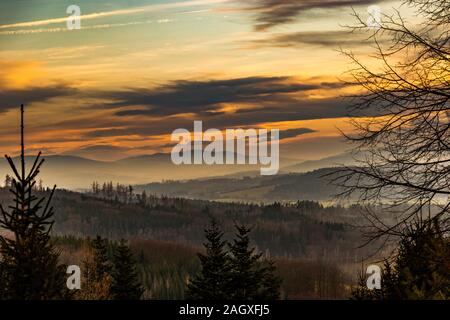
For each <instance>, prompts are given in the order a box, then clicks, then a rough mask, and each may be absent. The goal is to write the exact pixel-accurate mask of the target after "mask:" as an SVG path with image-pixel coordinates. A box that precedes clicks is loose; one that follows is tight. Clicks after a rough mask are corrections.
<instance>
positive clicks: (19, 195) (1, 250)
mask: <svg viewBox="0 0 450 320" xmlns="http://www.w3.org/2000/svg"><path fill="white" fill-rule="evenodd" d="M20 111H21V125H20V129H21V130H20V131H21V143H20V146H21V154H20V172H19V171H18V169H17V167H16V165H15V164H14V162H13V160H12V158H11V157H9V156H8V155H6V156H5V157H6V159H7V161H8V163H9V165H10V167H11V169H12V171H13V173H14V176H13V177H12V181H11V189H10V191H11V193H12V194H13V195H14V205H11V206H9V209H10V211H7V210H5V209H4V208H3V206H1V205H0V227H2V228H4V229H6V230H8V231H10V232H11V237H6V236H0V256H1V260H0V269H1V274H0V276H1V279H0V280H1V281H0V283H1V285H0V299H15V300H43V299H62V298H65V297H67V296H66V294H67V292H68V291H67V288H66V285H65V267H64V266H63V265H60V264H59V262H58V258H59V253H57V252H56V250H55V248H54V246H53V244H52V243H51V241H50V231H51V229H52V226H53V223H54V220H52V218H53V215H54V211H53V207H51V206H50V202H51V200H52V197H53V194H54V192H55V189H56V185H55V186H54V187H53V189H52V191H51V192H50V195H49V198H48V200H47V201H45V197H43V198H38V197H36V196H35V195H34V194H33V193H34V186H35V184H36V177H37V176H38V174H39V170H40V167H41V165H42V163H43V162H44V159H41V158H40V157H41V152H39V154H38V155H37V157H36V159H35V160H34V163H33V166H32V167H31V169H30V171H29V172H28V173H27V172H26V170H25V169H26V168H25V145H24V107H23V105H21V108H20Z"/></svg>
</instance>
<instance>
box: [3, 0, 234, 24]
mask: <svg viewBox="0 0 450 320" xmlns="http://www.w3.org/2000/svg"><path fill="white" fill-rule="evenodd" d="M228 1H230V0H192V1H182V2H175V3H166V4H153V5H148V6H143V7H137V8H130V9H120V10H113V11H105V12H96V13H89V14H84V15H81V16H80V18H81V20H92V19H98V18H104V17H111V16H119V15H132V14H138V13H143V12H154V11H161V10H168V9H176V8H185V7H193V6H203V5H214V4H219V3H225V2H228ZM66 21H67V17H60V18H52V19H45V20H35V21H27V22H18V23H12V24H4V25H0V29H11V28H23V27H39V26H47V25H52V24H58V23H65V22H66Z"/></svg>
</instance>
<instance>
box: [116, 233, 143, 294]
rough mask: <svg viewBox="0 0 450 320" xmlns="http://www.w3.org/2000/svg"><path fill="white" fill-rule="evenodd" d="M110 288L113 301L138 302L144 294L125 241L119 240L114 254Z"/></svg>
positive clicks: (134, 262) (133, 260) (131, 254)
mask: <svg viewBox="0 0 450 320" xmlns="http://www.w3.org/2000/svg"><path fill="white" fill-rule="evenodd" d="M112 276H113V284H112V286H111V294H112V298H113V299H115V300H139V299H140V298H141V296H142V293H143V292H144V291H143V289H142V286H141V282H140V280H139V276H138V271H137V269H136V261H135V259H134V257H133V253H132V252H131V250H130V248H129V247H128V245H127V243H126V242H125V240H123V239H122V240H120V242H119V246H118V247H117V249H116V253H115V254H114V271H113V273H112Z"/></svg>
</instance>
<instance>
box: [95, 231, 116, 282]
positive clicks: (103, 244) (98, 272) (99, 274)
mask: <svg viewBox="0 0 450 320" xmlns="http://www.w3.org/2000/svg"><path fill="white" fill-rule="evenodd" d="M91 247H92V251H93V252H92V253H93V273H92V276H93V280H94V281H101V280H102V279H103V278H104V277H105V276H107V275H111V273H112V264H111V262H110V259H109V255H108V240H106V239H103V238H102V237H100V236H97V237H96V238H95V239H94V240H92V242H91Z"/></svg>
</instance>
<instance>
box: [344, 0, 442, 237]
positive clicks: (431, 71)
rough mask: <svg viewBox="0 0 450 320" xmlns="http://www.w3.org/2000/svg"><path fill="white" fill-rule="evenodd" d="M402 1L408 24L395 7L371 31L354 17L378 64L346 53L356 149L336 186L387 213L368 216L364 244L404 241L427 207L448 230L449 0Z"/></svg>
mask: <svg viewBox="0 0 450 320" xmlns="http://www.w3.org/2000/svg"><path fill="white" fill-rule="evenodd" d="M403 2H404V5H405V6H411V7H412V8H413V9H415V11H416V14H417V17H416V18H415V19H414V20H411V21H413V22H414V24H411V23H408V21H407V19H404V18H403V17H402V16H401V14H400V11H399V10H398V11H395V12H394V14H392V15H388V14H384V15H382V17H381V23H380V24H379V26H378V27H377V28H375V29H374V28H373V26H370V25H368V23H367V22H366V19H365V18H363V17H360V16H358V15H357V14H355V15H356V18H357V21H358V22H357V24H356V25H355V26H352V31H354V32H367V35H368V37H369V38H370V39H371V40H373V45H374V48H375V52H374V53H373V57H375V62H376V61H378V62H379V64H378V65H376V64H374V63H373V61H366V60H362V59H361V58H357V57H356V56H355V55H353V54H352V53H351V52H347V53H346V54H347V55H348V56H349V57H350V59H351V60H352V61H353V62H354V63H355V68H354V69H352V70H351V76H352V77H353V79H354V80H353V81H350V82H349V83H350V84H352V85H354V84H355V83H356V84H357V85H359V86H360V88H361V89H362V90H361V91H360V92H361V94H359V95H356V96H354V98H355V105H354V109H353V111H354V112H353V114H352V115H354V116H358V117H355V118H354V119H355V120H354V121H353V124H354V127H355V130H356V133H355V134H350V135H349V138H350V140H351V141H353V142H355V143H356V146H357V148H358V151H361V152H359V153H358V154H359V156H357V158H358V160H360V163H359V164H358V165H357V166H353V167H349V168H347V169H346V170H345V171H343V172H341V174H340V179H338V181H339V182H340V183H339V184H341V185H343V186H344V187H345V191H344V195H349V194H351V193H352V194H354V195H358V196H359V197H360V200H361V201H362V202H365V203H366V204H369V205H370V204H374V203H379V202H383V203H389V205H390V206H389V208H388V209H389V210H390V211H391V214H390V215H387V214H386V215H385V216H380V215H379V214H377V213H376V212H373V211H368V212H367V214H366V218H367V219H368V220H369V223H368V225H367V226H368V227H370V228H371V230H370V233H369V234H368V235H369V238H370V239H374V238H377V237H380V236H386V235H387V236H402V234H403V231H404V230H406V229H405V226H408V225H409V223H410V222H412V221H421V220H424V219H423V218H426V217H422V214H423V213H424V212H425V213H427V210H423V209H427V208H429V207H431V210H430V211H431V216H432V217H434V218H435V219H437V220H438V221H440V223H441V228H440V230H441V232H447V231H449V230H450V223H449V222H450V216H449V212H450V211H449V208H450V203H449V201H448V197H449V195H450V184H449V166H450V114H449V111H450V2H449V1H448V0H439V1H435V0H405V1H403ZM417 21H420V23H417ZM388 209H385V210H384V211H385V212H386V211H387V210H388ZM427 214H428V213H427ZM394 215H395V216H394ZM393 216H394V217H393ZM392 218H394V219H392Z"/></svg>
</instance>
